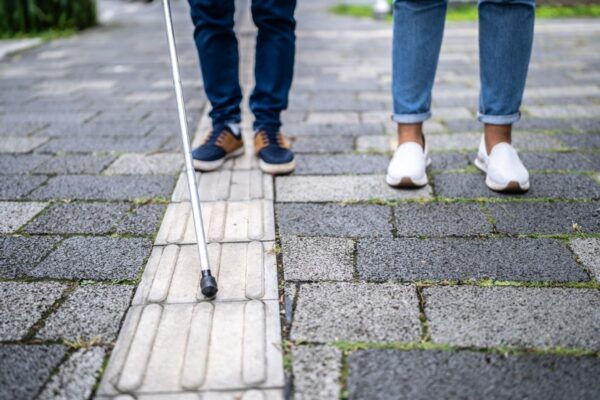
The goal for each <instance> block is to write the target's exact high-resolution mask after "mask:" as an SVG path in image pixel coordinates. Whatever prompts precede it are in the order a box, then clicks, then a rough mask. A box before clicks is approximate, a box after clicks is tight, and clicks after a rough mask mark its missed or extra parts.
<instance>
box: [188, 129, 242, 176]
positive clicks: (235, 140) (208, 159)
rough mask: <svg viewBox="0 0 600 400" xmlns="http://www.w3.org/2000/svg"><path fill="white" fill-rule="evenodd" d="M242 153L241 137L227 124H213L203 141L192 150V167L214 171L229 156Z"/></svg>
mask: <svg viewBox="0 0 600 400" xmlns="http://www.w3.org/2000/svg"><path fill="white" fill-rule="evenodd" d="M242 154H244V142H243V141H242V137H241V135H240V136H237V135H235V134H234V133H233V132H232V131H231V128H229V126H227V125H220V126H215V127H214V128H213V130H212V131H211V132H210V133H209V134H208V135H207V136H206V139H205V140H204V143H203V144H202V145H200V146H199V147H197V148H195V149H194V151H192V158H193V159H194V168H195V169H197V170H198V171H214V170H215V169H217V168H219V167H220V166H221V165H223V163H224V162H225V161H226V160H227V159H228V158H231V157H237V156H240V155H242Z"/></svg>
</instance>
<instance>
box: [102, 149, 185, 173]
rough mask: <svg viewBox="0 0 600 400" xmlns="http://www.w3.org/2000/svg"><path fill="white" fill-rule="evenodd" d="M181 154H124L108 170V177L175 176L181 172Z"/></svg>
mask: <svg viewBox="0 0 600 400" xmlns="http://www.w3.org/2000/svg"><path fill="white" fill-rule="evenodd" d="M182 165H183V157H182V156H181V154H171V153H159V154H150V155H145V154H123V155H121V156H120V157H119V158H118V159H117V160H116V161H115V162H114V163H113V164H112V165H111V166H110V167H108V169H107V170H106V171H105V174H106V175H175V174H177V173H179V172H180V171H181V167H182Z"/></svg>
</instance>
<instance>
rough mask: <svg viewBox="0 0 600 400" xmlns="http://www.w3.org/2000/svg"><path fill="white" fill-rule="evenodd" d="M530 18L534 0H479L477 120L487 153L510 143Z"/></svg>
mask: <svg viewBox="0 0 600 400" xmlns="http://www.w3.org/2000/svg"><path fill="white" fill-rule="evenodd" d="M534 20H535V0H480V1H479V58H480V65H481V70H480V78H481V94H480V97H479V120H480V121H481V122H483V123H484V124H485V139H486V145H487V150H488V152H489V151H490V150H491V149H492V148H493V147H494V145H496V144H498V143H501V142H506V143H510V136H511V126H512V124H513V123H515V122H517V121H518V120H519V119H520V117H521V115H520V112H519V108H520V106H521V99H522V97H523V91H524V89H525V81H526V79H527V71H528V68H529V59H530V57H531V47H532V44H533V25H534Z"/></svg>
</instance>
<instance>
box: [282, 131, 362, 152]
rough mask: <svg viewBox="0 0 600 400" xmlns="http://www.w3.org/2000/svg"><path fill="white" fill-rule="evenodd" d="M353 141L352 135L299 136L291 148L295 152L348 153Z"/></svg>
mask: <svg viewBox="0 0 600 400" xmlns="http://www.w3.org/2000/svg"><path fill="white" fill-rule="evenodd" d="M352 142H353V138H352V136H337V135H336V136H299V137H296V138H294V140H293V142H292V147H291V148H292V150H293V151H294V152H295V153H348V152H351V151H352Z"/></svg>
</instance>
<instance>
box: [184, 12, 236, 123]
mask: <svg viewBox="0 0 600 400" xmlns="http://www.w3.org/2000/svg"><path fill="white" fill-rule="evenodd" d="M189 3H190V7H191V16H192V21H193V23H194V27H195V29H194V40H195V42H196V47H197V49H198V56H199V58H200V67H201V70H202V78H203V80H204V90H205V91H206V96H207V97H208V100H209V101H210V103H211V105H212V110H211V111H210V117H211V118H212V120H213V125H223V124H225V123H232V122H233V123H239V122H240V114H241V113H240V102H241V100H242V90H241V88H240V84H239V53H238V43H237V39H236V37H235V33H234V31H233V23H234V21H233V16H234V8H235V6H234V0H189Z"/></svg>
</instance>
